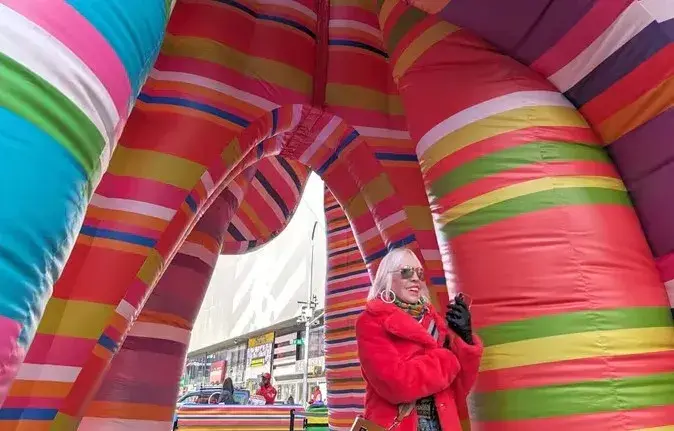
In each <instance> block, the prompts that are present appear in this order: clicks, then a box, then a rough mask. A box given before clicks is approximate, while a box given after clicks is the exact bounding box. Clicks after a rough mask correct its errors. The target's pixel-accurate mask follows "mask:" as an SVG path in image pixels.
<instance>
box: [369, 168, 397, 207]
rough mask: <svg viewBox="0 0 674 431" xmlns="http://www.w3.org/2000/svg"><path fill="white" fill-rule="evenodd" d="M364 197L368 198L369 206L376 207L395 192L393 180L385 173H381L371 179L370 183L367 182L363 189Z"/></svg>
mask: <svg viewBox="0 0 674 431" xmlns="http://www.w3.org/2000/svg"><path fill="white" fill-rule="evenodd" d="M361 193H362V194H363V197H364V198H366V200H367V203H368V206H369V207H370V208H375V207H376V206H377V204H378V203H379V202H381V201H383V200H384V199H388V198H389V197H391V196H393V195H394V194H395V190H393V186H391V182H390V181H389V180H388V176H387V175H386V174H385V173H382V174H379V175H377V176H376V177H374V178H373V179H372V180H370V182H369V183H367V184H365V185H364V186H363V188H362V189H361Z"/></svg>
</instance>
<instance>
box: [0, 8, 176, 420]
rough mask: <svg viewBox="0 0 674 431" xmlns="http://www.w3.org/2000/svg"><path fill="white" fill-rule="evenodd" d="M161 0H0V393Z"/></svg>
mask: <svg viewBox="0 0 674 431" xmlns="http://www.w3.org/2000/svg"><path fill="white" fill-rule="evenodd" d="M170 3H171V2H170V1H167V0H146V1H142V2H136V1H131V0H112V1H104V2H103V1H91V0H69V1H48V0H31V1H25V0H1V1H0V23H2V31H0V154H1V156H0V190H1V191H2V192H3V194H4V195H5V196H7V197H9V196H12V197H13V199H12V200H11V203H10V202H9V201H7V203H6V204H5V205H3V206H2V211H0V238H2V241H0V286H2V290H1V291H0V334H1V335H2V336H1V337H0V403H1V402H2V400H4V398H5V395H6V393H7V390H8V387H9V384H10V383H11V381H12V379H13V378H14V376H15V375H16V373H17V369H18V365H19V364H20V363H21V362H22V360H23V356H24V354H25V350H26V347H27V346H28V344H29V343H30V341H31V339H32V337H33V334H34V332H35V328H36V325H37V322H39V320H40V318H41V316H42V313H43V311H44V308H45V305H46V302H47V300H48V299H49V296H50V295H51V291H52V286H53V284H54V282H55V280H56V279H58V277H59V275H60V273H61V270H62V269H63V266H64V264H65V262H66V260H67V259H68V255H69V253H70V251H71V249H72V247H73V245H74V241H75V237H76V236H77V233H78V231H79V228H80V226H81V223H82V218H83V215H84V210H85V208H86V206H87V203H88V201H89V198H90V196H91V193H92V191H93V189H94V188H95V187H96V185H97V183H98V181H99V179H100V176H101V174H102V172H104V171H105V169H106V167H107V164H108V160H109V159H110V155H111V153H112V151H113V149H114V147H115V144H116V142H117V138H118V136H119V133H120V131H121V129H122V127H123V126H124V123H125V120H126V118H127V116H128V115H129V111H130V109H131V106H132V103H133V101H134V100H135V98H136V95H137V94H138V91H139V88H140V86H141V84H142V82H143V81H144V80H145V77H146V76H147V73H148V70H149V68H150V67H151V65H152V63H153V61H154V58H155V57H156V55H157V53H158V51H159V46H160V43H161V41H162V39H163V33H164V27H165V24H166V20H167V17H168V14H169V9H170ZM38 368H39V367H38ZM38 368H30V367H27V368H24V369H23V370H22V373H27V374H31V373H40V372H41V370H40V369H38ZM7 414H11V412H8V413H7Z"/></svg>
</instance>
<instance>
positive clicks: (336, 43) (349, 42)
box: [328, 39, 388, 58]
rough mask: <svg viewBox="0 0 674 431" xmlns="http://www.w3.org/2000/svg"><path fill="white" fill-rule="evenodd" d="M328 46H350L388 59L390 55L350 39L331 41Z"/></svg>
mask: <svg viewBox="0 0 674 431" xmlns="http://www.w3.org/2000/svg"><path fill="white" fill-rule="evenodd" d="M328 45H332V46H350V47H352V48H360V49H364V50H366V51H370V52H374V53H375V54H378V55H381V56H382V57H384V58H388V54H387V53H386V51H383V50H381V49H379V48H375V47H374V46H372V45H368V44H366V43H363V42H357V41H355V40H348V39H330V40H329V41H328Z"/></svg>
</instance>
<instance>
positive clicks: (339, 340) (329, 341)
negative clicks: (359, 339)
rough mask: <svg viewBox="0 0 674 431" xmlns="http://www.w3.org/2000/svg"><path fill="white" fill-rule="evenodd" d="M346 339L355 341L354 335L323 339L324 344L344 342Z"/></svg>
mask: <svg viewBox="0 0 674 431" xmlns="http://www.w3.org/2000/svg"><path fill="white" fill-rule="evenodd" d="M348 341H356V337H346V338H338V339H336V340H325V344H339V343H346V342H348Z"/></svg>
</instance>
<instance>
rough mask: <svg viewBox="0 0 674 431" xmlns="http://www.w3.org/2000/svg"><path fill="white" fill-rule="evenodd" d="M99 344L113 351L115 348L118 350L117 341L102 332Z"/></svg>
mask: <svg viewBox="0 0 674 431" xmlns="http://www.w3.org/2000/svg"><path fill="white" fill-rule="evenodd" d="M98 344H100V345H101V346H103V347H105V348H106V349H108V350H110V351H111V352H112V353H115V350H117V343H115V342H114V341H113V340H112V338H110V337H108V336H107V335H105V334H101V336H100V338H99V339H98Z"/></svg>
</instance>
